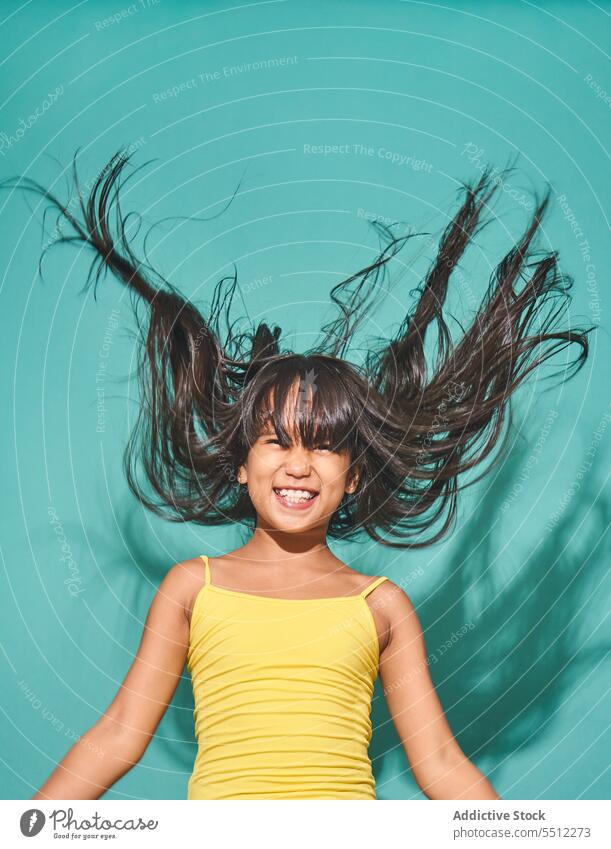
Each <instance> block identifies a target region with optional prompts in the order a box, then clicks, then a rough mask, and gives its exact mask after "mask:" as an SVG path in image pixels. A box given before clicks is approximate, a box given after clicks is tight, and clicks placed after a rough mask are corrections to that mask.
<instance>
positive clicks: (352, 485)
mask: <svg viewBox="0 0 611 849" xmlns="http://www.w3.org/2000/svg"><path fill="white" fill-rule="evenodd" d="M359 478H360V469H358V468H355V469H353V470H352V471H351V472H350V474H349V476H348V482H347V484H346V493H347V494H348V495H352V493H353V492H354V491H355V490H356V488H357V486H358V484H359Z"/></svg>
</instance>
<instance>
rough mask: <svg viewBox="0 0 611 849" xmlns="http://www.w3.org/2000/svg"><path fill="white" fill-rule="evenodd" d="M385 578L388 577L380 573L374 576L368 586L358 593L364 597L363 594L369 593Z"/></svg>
mask: <svg viewBox="0 0 611 849" xmlns="http://www.w3.org/2000/svg"><path fill="white" fill-rule="evenodd" d="M387 580H388V578H387V577H386V575H382V576H380V577H379V578H376V580H375V581H372V582H371V583H370V584H369V585H368V586H366V587H365V589H364V590H363V591H362V592H361V593H360V595H361V596H362V597H363V598H365V596H366V595H369V593H370V592H371V591H372V590H374V589H375V588H376V587H377V586H378V584H381V583H382V581H387Z"/></svg>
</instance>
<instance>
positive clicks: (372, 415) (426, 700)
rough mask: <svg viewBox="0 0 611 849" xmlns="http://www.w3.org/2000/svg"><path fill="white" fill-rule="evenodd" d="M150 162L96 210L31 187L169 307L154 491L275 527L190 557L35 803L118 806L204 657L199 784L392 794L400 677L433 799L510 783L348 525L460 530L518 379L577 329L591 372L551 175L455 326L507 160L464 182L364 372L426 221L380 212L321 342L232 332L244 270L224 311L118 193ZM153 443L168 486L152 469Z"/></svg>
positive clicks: (413, 757) (181, 514)
mask: <svg viewBox="0 0 611 849" xmlns="http://www.w3.org/2000/svg"><path fill="white" fill-rule="evenodd" d="M128 160H129V155H127V154H125V152H123V153H121V152H119V153H117V154H115V156H113V158H112V159H111V160H110V162H109V163H108V165H107V166H106V167H105V169H104V170H103V171H102V173H101V174H100V175H99V177H98V178H97V180H96V181H95V184H94V186H93V189H92V190H91V193H90V195H89V197H88V198H87V202H86V203H85V202H84V201H83V196H82V193H81V191H80V189H79V190H78V197H79V205H80V211H81V213H82V218H83V220H82V221H80V220H79V219H78V218H77V217H76V216H75V215H73V214H72V212H71V211H70V209H69V207H68V206H64V205H62V204H61V203H60V202H59V200H57V198H56V197H55V196H54V195H52V194H51V193H50V192H48V191H47V190H45V189H44V188H43V187H42V186H40V184H38V183H36V182H34V181H32V180H25V181H21V182H20V183H19V185H20V187H25V188H27V189H29V190H32V191H35V192H39V193H41V194H42V195H43V196H44V197H46V198H48V199H49V200H50V201H51V202H52V203H53V204H54V205H55V206H56V207H57V208H58V209H59V210H60V218H61V217H62V216H63V217H64V218H65V219H66V220H67V221H68V222H69V224H70V225H71V227H72V228H73V230H74V233H75V235H73V236H70V237H68V236H62V237H61V238H58V239H56V242H61V241H81V242H83V243H84V244H87V245H88V246H90V247H91V248H93V249H94V250H95V252H96V256H95V261H94V263H93V264H92V267H91V269H90V273H89V276H88V279H87V285H89V283H90V282H91V279H92V271H93V269H94V267H95V264H96V263H97V266H98V267H97V275H96V284H97V282H98V280H99V277H100V275H101V273H102V271H104V270H106V269H110V270H111V271H112V272H114V274H115V275H117V276H118V277H119V278H120V279H121V280H122V281H123V283H124V284H125V285H126V286H127V287H128V289H129V291H130V294H132V295H133V296H139V298H140V299H143V301H144V302H146V304H147V305H148V310H149V321H148V327H147V328H146V330H142V327H141V325H140V324H139V328H140V330H141V333H142V339H143V346H142V349H141V353H140V359H139V368H138V375H139V381H140V387H141V393H142V405H141V408H140V412H139V417H138V420H137V424H136V427H135V430H134V432H133V434H132V436H131V438H130V440H129V442H128V446H127V449H126V454H125V468H126V473H127V479H128V482H129V486H130V488H131V490H132V491H133V492H134V494H135V495H136V496H137V497H138V498H139V499H140V500H141V501H142V503H144V504H145V505H146V506H147V507H148V508H149V509H151V510H153V511H155V512H156V513H158V514H160V515H162V516H165V517H167V518H169V519H171V520H173V521H193V522H198V523H200V524H204V525H215V524H223V523H234V522H240V523H245V524H246V525H248V527H249V528H251V529H252V536H251V537H250V539H249V540H248V541H247V542H246V544H245V545H243V546H241V547H240V548H237V549H235V550H234V551H231V552H229V553H227V554H225V555H223V556H221V557H210V556H208V554H207V553H202V554H201V555H198V556H195V557H193V558H191V559H189V560H185V561H184V562H180V563H176V564H175V565H173V566H172V568H170V569H169V571H168V573H167V575H166V576H165V578H164V579H163V581H162V582H161V585H160V587H159V590H158V592H157V594H156V595H155V597H154V599H153V602H152V604H151V607H150V610H149V612H148V616H147V619H146V623H145V626H144V631H143V635H142V639H141V643H140V646H139V649H138V652H137V654H136V657H135V659H134V661H133V664H132V666H131V668H130V670H129V672H128V674H127V676H126V677H125V680H124V681H123V683H122V685H121V687H120V689H119V691H118V692H117V694H116V696H115V698H114V699H113V701H112V703H111V704H110V705H109V706H108V708H107V709H106V710H105V711H104V713H103V714H102V716H101V718H100V719H99V720H98V722H96V723H95V725H94V726H93V727H92V728H90V729H89V730H88V731H87V732H86V734H85V735H84V738H83V739H84V740H86V741H87V743H88V744H90V745H87V746H82V745H74V746H73V747H72V748H71V749H70V750H69V752H68V753H67V754H66V756H65V757H64V759H63V760H62V761H61V763H60V764H59V765H58V766H57V768H56V769H55V770H54V771H53V773H52V774H51V775H50V777H49V778H48V779H47V780H46V781H45V782H44V784H43V785H42V787H41V788H40V790H39V791H38V792H37V793H36V794H35V795H34V796H33V797H32V798H33V799H96V798H98V797H100V796H101V795H102V794H103V793H104V791H105V790H107V789H108V788H110V787H112V785H113V784H114V783H115V782H116V781H117V779H119V778H120V777H121V776H122V775H124V774H125V773H126V772H127V771H128V770H129V769H130V768H131V767H132V766H133V765H134V764H135V763H137V762H138V761H139V759H140V758H141V757H142V755H143V753H144V752H145V750H146V747H147V745H148V743H149V742H150V740H151V737H152V736H153V734H154V733H155V730H156V728H157V725H158V723H159V721H160V720H161V718H162V716H163V714H164V712H165V710H166V707H167V705H168V703H169V702H170V701H171V699H172V696H173V694H174V691H175V689H176V686H177V684H178V681H179V679H180V677H181V674H182V672H183V669H184V666H185V664H186V665H187V667H188V669H189V671H190V673H191V676H192V684H193V693H194V700H195V711H194V717H195V731H196V736H197V740H198V753H197V756H196V760H195V764H194V769H193V773H192V775H191V778H190V780H189V784H188V798H189V799H289V798H297V799H375V798H376V793H375V782H374V778H373V774H372V769H371V762H370V760H369V757H368V744H369V742H370V737H371V732H372V728H371V720H370V707H371V696H372V693H373V687H374V682H375V679H376V677H377V675H378V674H379V675H380V678H381V682H382V684H383V688H384V693H385V697H386V700H387V703H388V708H389V711H390V714H391V716H392V720H393V723H394V726H395V728H396V730H397V733H398V735H399V738H400V740H401V743H402V745H403V747H404V750H405V754H406V756H407V759H408V761H409V764H410V766H411V769H412V771H413V774H414V776H415V778H416V781H417V782H418V784H419V786H420V787H421V788H422V791H423V793H424V794H426V796H427V797H428V798H429V799H498V798H499V796H498V794H497V793H496V792H495V790H494V788H493V787H492V786H491V784H490V782H489V781H488V780H487V778H486V777H485V776H484V775H483V774H482V773H481V772H480V771H479V770H478V768H477V767H476V766H475V765H474V764H473V763H472V762H471V761H470V760H469V759H468V758H467V757H466V756H465V754H464V752H463V751H462V750H461V748H460V746H459V745H458V743H457V741H456V739H455V737H454V735H453V733H452V730H451V728H450V726H449V724H448V722H447V720H446V717H445V716H444V713H443V710H442V707H441V704H440V702H439V699H438V697H437V695H436V693H435V689H434V686H433V683H432V680H431V677H430V675H429V671H428V665H427V652H426V647H425V643H424V639H423V635H422V630H421V626H420V623H419V620H418V617H417V614H416V612H415V609H414V607H413V605H412V603H411V601H410V599H409V598H408V596H407V594H406V593H405V592H404V590H403V589H402V588H401V587H400V586H399V585H397V584H395V583H394V582H393V581H391V580H389V579H388V578H387V577H386V576H385V575H379V576H376V577H374V579H373V580H371V578H369V577H366V576H364V575H362V574H360V573H359V572H357V571H355V570H353V569H351V568H350V567H349V566H347V565H346V564H344V563H343V562H341V561H340V560H339V559H338V558H337V557H335V556H334V555H333V554H332V552H331V550H330V549H329V546H328V543H327V540H328V539H330V538H335V539H350V538H352V537H353V536H354V535H355V534H356V533H357V532H358V531H361V530H362V531H365V532H366V533H367V534H368V535H369V536H370V537H371V538H372V539H373V540H375V541H377V542H379V543H381V544H382V545H385V546H392V547H396V548H416V547H422V546H424V545H429V544H431V543H433V542H435V541H437V540H439V539H440V538H441V537H443V536H444V535H445V534H446V533H447V532H448V531H449V530H450V528H451V526H452V523H453V520H454V518H455V514H456V500H457V494H458V492H459V490H460V489H461V488H462V486H463V485H464V484H462V483H461V484H460V485H459V476H460V474H461V473H462V472H464V471H466V470H467V469H471V468H473V467H475V466H479V465H480V464H481V463H482V461H483V460H484V459H485V458H486V457H488V455H490V454H491V452H492V451H493V449H494V448H495V447H496V446H497V443H498V442H499V437H500V435H501V433H502V430H503V426H504V424H505V422H506V420H508V421H510V413H509V399H510V396H511V394H512V393H513V392H514V390H515V389H516V388H517V387H518V386H519V385H520V384H521V383H522V381H523V380H524V379H525V377H526V376H527V375H528V374H529V373H530V372H531V371H532V370H533V369H535V368H536V367H537V366H538V365H540V364H541V363H543V362H544V361H545V360H547V359H548V358H549V357H551V356H552V355H554V354H556V353H558V352H559V351H560V350H562V349H563V348H565V347H566V346H568V345H572V344H575V345H577V348H578V357H577V358H576V360H575V361H574V362H573V364H572V365H573V366H574V368H573V372H572V373H573V374H574V373H576V372H577V371H578V370H579V369H580V368H581V367H582V365H583V364H584V362H585V360H586V357H587V355H588V338H587V336H588V334H589V332H590V331H591V330H592V329H593V328H586V329H572V330H569V329H567V330H561V329H558V327H557V326H556V325H557V319H558V317H559V315H560V313H561V311H562V310H563V309H564V308H565V307H566V305H567V302H568V301H569V294H568V292H569V289H570V287H571V285H572V279H571V278H568V277H566V276H564V275H561V274H559V272H558V269H557V262H556V253H555V252H554V253H549V254H543V255H542V256H541V258H539V259H537V260H533V261H530V262H529V260H530V259H531V253H530V249H531V243H532V241H533V238H534V236H535V234H536V232H537V229H538V227H539V224H540V222H541V219H542V216H543V213H544V212H545V209H546V207H547V205H548V201H549V191H548V193H547V194H546V196H545V197H544V198H543V199H542V200H541V201H539V202H538V203H537V204H536V209H535V212H534V214H533V216H532V219H531V221H530V223H529V225H528V227H527V229H526V232H525V233H524V235H523V237H522V238H521V240H520V241H519V243H518V244H517V245H516V246H515V247H513V248H512V249H511V250H510V251H509V253H508V254H507V255H506V256H505V257H504V258H503V260H502V261H501V263H500V264H499V266H498V267H497V269H496V271H495V273H494V275H493V276H492V279H491V282H490V285H489V288H488V290H487V292H486V295H485V297H484V299H483V302H482V304H481V306H480V308H479V310H478V311H477V313H476V315H475V316H474V318H473V320H472V322H471V323H470V325H469V326H468V328H467V330H466V331H465V332H464V335H463V336H462V338H461V339H460V340H459V341H457V342H454V341H453V340H452V338H451V336H450V332H449V330H448V327H447V325H446V323H445V320H444V316H443V305H444V301H445V298H446V293H447V290H448V282H449V279H450V276H451V273H452V270H453V268H454V267H455V266H456V264H457V262H458V261H459V259H460V258H461V256H462V254H463V253H464V251H465V249H466V247H467V246H468V244H469V242H470V239H471V237H472V236H473V235H474V233H475V232H476V231H477V229H478V227H481V226H483V225H482V223H481V221H480V218H481V216H482V210H483V209H484V207H486V206H487V204H488V201H489V200H490V198H491V196H492V194H493V193H494V191H495V189H496V185H497V184H498V182H499V181H498V179H495V180H494V181H492V180H491V174H490V170H489V168H486V170H485V171H484V172H483V174H482V175H481V178H480V179H479V180H478V182H477V183H476V184H475V185H474V186H470V185H468V184H467V185H464V186H463V188H464V198H463V201H462V204H461V206H460V208H459V210H458V212H457V213H456V214H455V216H454V218H453V219H452V220H451V221H450V223H449V224H448V226H447V227H446V229H445V231H444V233H443V236H442V238H441V241H440V244H439V248H438V252H437V256H436V258H435V260H434V262H433V263H432V266H431V268H430V270H429V272H428V274H427V275H426V278H425V281H424V283H423V286H422V288H421V291H420V293H419V299H418V301H417V303H416V306H415V308H414V309H413V311H412V313H411V314H409V315H406V316H405V319H404V321H403V323H402V325H401V327H400V329H399V330H398V332H397V334H396V336H395V337H394V338H393V339H392V340H391V341H390V342H388V341H385V342H383V344H382V345H381V346H380V348H379V350H377V351H371V352H370V353H369V354H368V356H367V358H366V362H365V364H364V366H361V367H357V366H356V365H354V364H351V363H349V362H348V361H347V360H346V359H345V358H344V357H343V354H344V350H345V348H346V346H347V344H348V342H349V340H350V338H351V335H352V334H353V333H354V330H355V327H356V325H357V324H358V321H359V320H360V318H361V317H362V315H363V312H364V307H365V304H366V302H367V299H368V297H369V295H370V294H371V293H372V292H374V291H375V288H376V286H375V284H376V283H377V281H378V277H379V276H380V273H385V271H386V269H385V266H386V265H387V263H388V262H389V260H390V259H392V258H393V257H394V256H395V255H396V253H397V252H398V250H399V249H400V248H401V247H402V245H403V244H404V242H405V241H406V240H407V239H408V238H410V236H402V237H396V236H394V235H393V233H392V231H391V230H390V228H387V227H384V226H383V225H382V224H381V223H380V222H375V225H374V226H376V227H377V228H378V232H380V233H382V234H384V235H385V236H387V237H388V244H387V245H386V247H385V248H384V249H383V250H382V251H381V253H380V254H379V256H378V257H377V259H376V260H375V262H373V263H372V264H371V265H369V266H367V267H366V268H363V269H361V270H360V271H359V272H357V273H356V274H354V275H353V276H352V277H350V278H348V279H347V280H345V281H343V282H342V283H340V284H338V285H337V286H335V287H334V288H333V290H332V292H331V297H332V299H333V301H334V303H335V304H336V305H337V306H338V317H337V318H336V320H335V321H333V322H331V323H330V324H328V325H325V327H323V332H324V336H323V338H322V340H321V342H320V344H318V345H317V346H316V347H315V348H314V349H313V350H311V351H309V352H307V353H306V354H297V353H293V352H291V351H282V350H281V349H280V344H279V337H280V334H281V331H280V328H278V327H273V329H272V328H270V327H269V326H268V325H267V324H266V323H264V322H261V323H259V325H258V327H256V328H253V330H252V332H251V333H244V334H237V335H235V334H234V333H233V332H232V327H231V326H228V330H227V333H226V338H225V340H224V341H223V342H221V340H222V336H223V334H222V333H221V330H220V327H219V319H220V315H221V312H222V310H223V309H225V311H226V317H227V321H228V315H229V309H230V306H231V300H232V298H233V294H234V292H235V287H236V283H237V277H236V276H235V275H234V277H233V278H232V279H233V284H232V286H231V287H230V290H229V293H228V295H227V294H226V295H225V296H224V297H223V299H221V291H222V286H223V283H224V282H225V279H226V278H224V279H223V280H221V281H220V282H219V283H218V284H217V286H216V288H215V290H214V296H213V299H212V306H211V310H210V316H209V318H208V320H205V319H204V317H203V316H202V315H201V313H200V312H199V311H198V310H197V309H196V307H195V306H194V305H193V304H192V303H190V302H189V301H188V300H187V299H186V298H184V297H182V296H181V295H180V294H179V293H178V291H176V289H174V287H172V286H170V284H168V283H167V281H165V280H163V278H161V277H160V276H159V275H157V274H156V272H154V270H153V269H152V268H151V267H150V264H146V265H145V264H143V263H141V262H140V261H138V259H137V258H136V256H135V255H134V253H133V251H132V249H131V247H130V244H129V241H128V239H127V235H126V231H125V221H126V218H127V217H128V216H126V217H125V218H123V217H122V215H121V211H120V206H119V199H118V198H119V190H120V187H121V175H122V173H123V169H124V166H125V164H126V162H127V161H128ZM74 174H75V179H76V185H77V189H78V188H79V187H78V177H77V175H76V168H75V169H74ZM491 183H492V185H491ZM5 185H8V184H7V183H6V182H5ZM115 203H116V213H117V215H116V221H117V224H116V226H117V228H118V236H117V237H113V235H112V232H111V230H112V228H111V225H110V211H111V209H112V206H113V205H114V204H115ZM145 256H146V252H145ZM526 269H528V272H529V273H528V274H526ZM154 278H156V279H157V285H156V284H155V283H154V282H153V280H154ZM230 279H231V278H230ZM355 281H356V285H355V286H354V288H353V290H352V291H350V288H349V287H350V284H352V283H354V282H355ZM518 283H520V285H519V286H518ZM368 286H370V289H369V290H367V287H368ZM94 297H95V286H94ZM554 301H557V304H556V306H555V308H553V309H549V306H550V304H553V302H554ZM136 316H137V313H136ZM433 324H435V325H436V328H437V354H436V360H435V364H434V367H433V368H431V369H429V367H428V366H427V362H426V360H425V353H424V350H425V336H426V332H427V329H429V328H430V327H431V326H432V325H433ZM505 436H507V432H506V434H505ZM504 445H505V440H503V441H502V444H501V446H500V448H499V450H498V451H497V452H496V460H498V459H499V457H501V456H502V448H503V447H504ZM137 446H140V448H139V450H138V451H136V447H137ZM138 459H140V460H141V461H142V464H143V467H144V469H145V472H146V476H147V479H148V482H149V483H150V485H151V487H152V490H153V492H152V494H151V493H147V492H145V491H144V488H143V487H141V486H140V484H139V483H138V482H137V479H136V473H135V470H136V466H137V463H136V460H138ZM483 474H485V472H481V474H480V475H479V477H478V478H476V479H477V480H479V479H480V478H481V477H482V475H483ZM438 520H441V525H440V527H439V528H438V530H437V531H436V532H435V533H431V534H430V535H429V536H428V538H427V539H424V538H423V531H426V530H427V529H428V528H430V527H431V526H432V525H433V524H434V523H435V522H437V521H438ZM83 739H81V741H80V742H83ZM99 751H102V752H103V753H104V756H103V757H99V756H98V752H99ZM92 753H95V754H92Z"/></svg>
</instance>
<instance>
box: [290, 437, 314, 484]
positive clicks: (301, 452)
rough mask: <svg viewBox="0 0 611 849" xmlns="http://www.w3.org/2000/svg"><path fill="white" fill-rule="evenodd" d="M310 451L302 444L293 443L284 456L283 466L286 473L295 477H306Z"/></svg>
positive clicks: (308, 469)
mask: <svg viewBox="0 0 611 849" xmlns="http://www.w3.org/2000/svg"><path fill="white" fill-rule="evenodd" d="M310 465H311V458H310V451H309V449H307V448H304V447H303V445H300V444H294V445H292V446H291V447H290V448H289V449H288V450H287V453H286V455H285V457H284V468H285V471H286V472H287V474H289V475H294V476H295V477H307V476H308V475H309V474H310Z"/></svg>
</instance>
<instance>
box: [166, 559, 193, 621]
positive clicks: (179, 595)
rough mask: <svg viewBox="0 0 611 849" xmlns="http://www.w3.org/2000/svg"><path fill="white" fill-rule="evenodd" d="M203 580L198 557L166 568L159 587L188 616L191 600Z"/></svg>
mask: <svg viewBox="0 0 611 849" xmlns="http://www.w3.org/2000/svg"><path fill="white" fill-rule="evenodd" d="M203 582H204V563H203V561H202V559H201V558H200V557H192V558H189V559H188V560H181V561H180V562H178V563H175V564H174V565H173V566H172V567H171V568H170V569H168V571H167V573H166V575H165V577H164V579H163V581H162V582H161V584H160V587H159V589H160V590H162V589H163V591H164V592H165V594H167V595H169V596H171V597H172V598H173V600H174V601H177V602H179V603H180V604H181V605H182V606H183V608H184V611H185V615H186V616H187V618H190V615H191V610H192V609H193V602H194V601H195V597H196V595H197V593H198V592H199V590H200V589H201V587H202V584H203Z"/></svg>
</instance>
